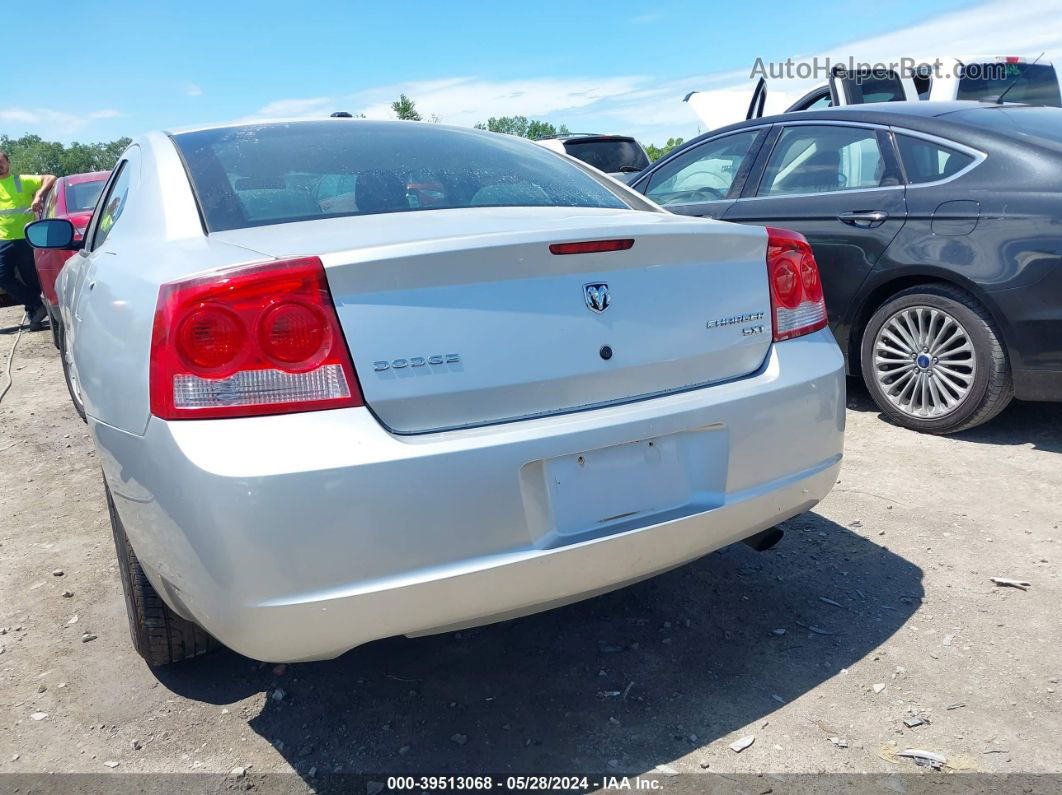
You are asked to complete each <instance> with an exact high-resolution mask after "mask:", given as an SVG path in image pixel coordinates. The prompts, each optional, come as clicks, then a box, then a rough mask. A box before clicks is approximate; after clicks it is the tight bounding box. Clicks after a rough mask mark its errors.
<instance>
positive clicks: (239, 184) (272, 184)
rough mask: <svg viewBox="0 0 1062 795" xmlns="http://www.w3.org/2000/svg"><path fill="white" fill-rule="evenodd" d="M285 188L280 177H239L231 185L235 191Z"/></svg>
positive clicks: (285, 185)
mask: <svg viewBox="0 0 1062 795" xmlns="http://www.w3.org/2000/svg"><path fill="white" fill-rule="evenodd" d="M286 187H288V186H287V184H286V183H285V182H284V180H283V179H282V178H281V177H240V178H239V179H238V180H236V183H235V184H234V185H233V188H235V189H236V190H283V189H284V188H286Z"/></svg>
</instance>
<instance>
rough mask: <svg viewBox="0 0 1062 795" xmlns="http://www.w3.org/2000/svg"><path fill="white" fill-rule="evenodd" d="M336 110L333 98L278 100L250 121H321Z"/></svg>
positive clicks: (259, 110) (256, 113)
mask: <svg viewBox="0 0 1062 795" xmlns="http://www.w3.org/2000/svg"><path fill="white" fill-rule="evenodd" d="M334 110H336V104H335V100H334V99H332V98H331V97H311V98H309V99H278V100H275V101H273V102H270V103H268V104H267V105H264V106H262V107H261V108H259V109H258V110H256V111H255V112H254V113H252V114H251V115H250V116H248V117H247V118H248V119H302V118H305V119H319V118H322V117H324V116H327V115H328V114H329V113H331V112H332V111H334Z"/></svg>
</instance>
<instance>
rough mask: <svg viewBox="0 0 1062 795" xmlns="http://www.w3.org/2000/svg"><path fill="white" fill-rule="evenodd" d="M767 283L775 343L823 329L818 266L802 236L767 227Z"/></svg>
mask: <svg viewBox="0 0 1062 795" xmlns="http://www.w3.org/2000/svg"><path fill="white" fill-rule="evenodd" d="M767 280H768V281H769V282H770V286H771V309H772V315H773V321H774V341H775V342H780V341H782V340H787V339H790V338H791V337H799V336H801V335H802V334H809V333H811V332H812V331H818V330H819V329H820V328H824V327H825V326H826V301H825V299H824V298H823V296H822V282H821V281H820V280H819V266H818V265H817V264H816V263H815V255H814V254H812V253H811V246H810V245H808V241H807V240H806V239H805V238H804V236H803V235H802V234H800V233H799V232H793V231H791V230H789V229H777V228H775V227H771V226H769V227H767Z"/></svg>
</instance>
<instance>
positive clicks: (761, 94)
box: [745, 77, 767, 120]
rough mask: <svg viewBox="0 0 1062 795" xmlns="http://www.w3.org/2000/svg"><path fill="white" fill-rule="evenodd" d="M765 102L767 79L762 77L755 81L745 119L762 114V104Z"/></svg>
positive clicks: (758, 116)
mask: <svg viewBox="0 0 1062 795" xmlns="http://www.w3.org/2000/svg"><path fill="white" fill-rule="evenodd" d="M766 102H767V81H766V80H764V79H763V78H762V77H761V78H760V79H759V80H757V81H756V87H755V88H754V89H752V101H751V102H749V112H748V113H746V114H745V119H746V120H748V119H758V118H760V117H762V116H763V106H764V104H765V103H766Z"/></svg>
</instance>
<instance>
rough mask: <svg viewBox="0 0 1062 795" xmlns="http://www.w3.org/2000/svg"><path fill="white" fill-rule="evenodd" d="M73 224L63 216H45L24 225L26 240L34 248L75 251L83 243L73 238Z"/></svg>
mask: <svg viewBox="0 0 1062 795" xmlns="http://www.w3.org/2000/svg"><path fill="white" fill-rule="evenodd" d="M74 236H75V232H74V225H73V224H72V223H70V222H69V221H68V220H66V219H65V218H46V219H44V220H42V221H34V222H33V223H32V224H27V225H26V241H27V242H28V243H29V244H30V245H31V246H33V247H34V248H57V249H63V250H65V251H77V250H78V249H80V248H81V247H82V245H84V243H83V241H81V240H74Z"/></svg>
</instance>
